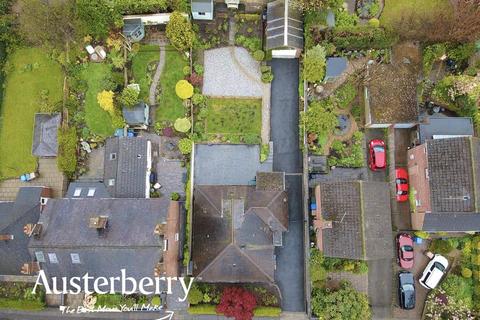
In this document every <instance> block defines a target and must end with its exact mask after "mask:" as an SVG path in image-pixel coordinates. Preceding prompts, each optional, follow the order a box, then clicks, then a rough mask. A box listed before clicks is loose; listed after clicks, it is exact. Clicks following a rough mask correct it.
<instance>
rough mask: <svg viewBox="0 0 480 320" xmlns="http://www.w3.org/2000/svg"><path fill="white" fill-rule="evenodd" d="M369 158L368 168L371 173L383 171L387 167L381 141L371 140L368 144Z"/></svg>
mask: <svg viewBox="0 0 480 320" xmlns="http://www.w3.org/2000/svg"><path fill="white" fill-rule="evenodd" d="M368 150H369V154H370V157H369V158H368V166H369V167H370V169H372V170H373V171H378V170H384V169H385V166H386V165H387V158H386V155H385V142H383V140H378V139H375V140H372V141H370V142H369V143H368Z"/></svg>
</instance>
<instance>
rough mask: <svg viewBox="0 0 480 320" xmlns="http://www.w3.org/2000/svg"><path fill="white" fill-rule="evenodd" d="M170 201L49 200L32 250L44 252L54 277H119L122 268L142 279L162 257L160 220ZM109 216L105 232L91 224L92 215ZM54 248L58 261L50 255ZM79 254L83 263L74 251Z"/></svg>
mask: <svg viewBox="0 0 480 320" xmlns="http://www.w3.org/2000/svg"><path fill="white" fill-rule="evenodd" d="M169 203H170V200H169V199H168V198H167V197H162V198H159V199H51V200H50V201H49V202H48V204H47V206H46V208H45V210H44V212H43V213H42V217H41V220H40V221H41V222H42V223H43V225H44V228H43V230H44V231H43V232H42V236H41V237H40V238H39V239H33V238H32V240H31V242H30V244H29V249H30V251H31V253H32V255H33V254H34V253H35V252H36V251H42V252H43V253H44V256H45V259H46V262H45V263H41V266H42V268H43V269H44V270H46V273H47V275H49V276H50V277H52V276H57V277H63V276H65V277H72V276H81V275H83V274H85V273H86V272H88V273H89V274H90V275H92V276H97V277H98V276H104V277H109V276H118V275H119V273H120V269H122V268H124V269H126V270H127V274H129V275H130V276H133V277H135V278H136V279H139V278H141V277H152V276H153V270H154V267H155V265H156V264H157V263H158V262H159V261H160V259H161V257H162V250H163V241H162V238H161V237H160V236H158V235H156V234H154V232H153V231H154V229H155V226H156V224H159V223H165V222H166V218H167V212H168V206H169ZM99 215H104V216H108V227H107V229H106V231H105V232H103V233H99V232H98V231H97V230H95V229H92V228H89V219H90V218H91V217H94V216H99ZM48 253H55V254H56V256H57V260H58V263H52V262H51V261H50V260H49V257H48ZM71 253H77V254H78V255H79V258H80V264H74V263H73V262H72V258H71V256H70V254H71Z"/></svg>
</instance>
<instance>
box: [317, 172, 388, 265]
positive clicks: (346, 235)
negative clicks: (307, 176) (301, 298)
mask: <svg viewBox="0 0 480 320" xmlns="http://www.w3.org/2000/svg"><path fill="white" fill-rule="evenodd" d="M320 196H321V203H320V204H317V206H319V205H320V206H321V208H320V210H321V213H322V218H323V219H324V221H331V222H332V227H331V228H325V229H323V230H322V242H323V244H322V247H323V252H324V254H325V256H327V257H336V258H347V259H361V260H376V259H383V258H391V257H392V250H391V248H392V245H393V244H392V239H391V237H390V235H391V232H392V230H391V222H390V220H391V217H390V193H389V188H388V184H387V183H386V182H385V183H384V182H365V181H352V182H326V183H322V184H320Z"/></svg>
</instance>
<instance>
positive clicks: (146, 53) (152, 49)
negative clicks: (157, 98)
mask: <svg viewBox="0 0 480 320" xmlns="http://www.w3.org/2000/svg"><path fill="white" fill-rule="evenodd" d="M159 58H160V51H159V47H158V45H153V44H149V45H142V46H141V47H140V50H139V51H138V53H137V54H136V55H135V56H134V57H133V59H132V73H133V78H134V79H135V82H136V83H138V84H139V85H140V99H143V100H145V101H146V100H147V99H148V93H149V90H150V84H151V77H150V73H151V72H150V71H148V69H147V68H148V65H149V64H150V63H151V62H154V61H158V59H159Z"/></svg>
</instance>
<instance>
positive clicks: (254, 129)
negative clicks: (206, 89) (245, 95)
mask: <svg viewBox="0 0 480 320" xmlns="http://www.w3.org/2000/svg"><path fill="white" fill-rule="evenodd" d="M203 113H204V114H203V124H204V131H205V133H206V134H207V139H208V140H211V139H212V137H214V136H218V135H222V136H224V137H227V139H228V140H229V141H230V142H232V143H236V142H245V143H258V142H259V138H260V131H261V128H262V101H261V100H260V99H213V98H212V99H209V100H208V107H207V108H206V109H205V111H204V112H203Z"/></svg>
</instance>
